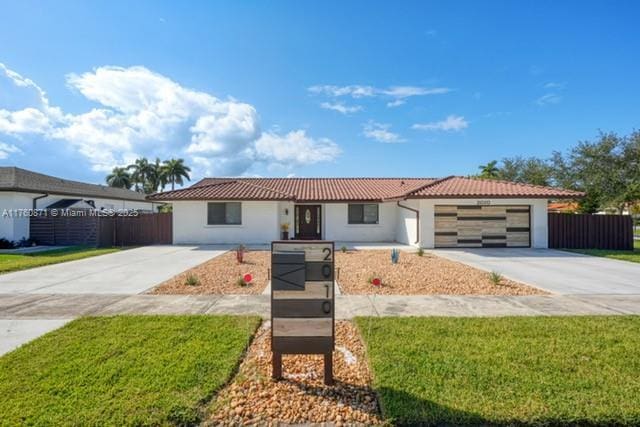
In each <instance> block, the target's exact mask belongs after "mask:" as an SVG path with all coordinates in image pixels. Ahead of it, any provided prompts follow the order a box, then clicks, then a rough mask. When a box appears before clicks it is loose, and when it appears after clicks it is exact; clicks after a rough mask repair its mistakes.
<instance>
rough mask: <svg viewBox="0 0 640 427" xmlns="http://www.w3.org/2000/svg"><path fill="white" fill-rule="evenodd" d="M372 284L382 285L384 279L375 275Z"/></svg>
mask: <svg viewBox="0 0 640 427" xmlns="http://www.w3.org/2000/svg"><path fill="white" fill-rule="evenodd" d="M371 284H372V285H373V286H380V285H382V280H380V278H378V277H374V278H373V280H372V281H371Z"/></svg>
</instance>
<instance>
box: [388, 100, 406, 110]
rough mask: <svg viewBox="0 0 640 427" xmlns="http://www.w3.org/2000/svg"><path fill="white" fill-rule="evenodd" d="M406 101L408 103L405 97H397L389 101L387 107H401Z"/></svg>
mask: <svg viewBox="0 0 640 427" xmlns="http://www.w3.org/2000/svg"><path fill="white" fill-rule="evenodd" d="M406 103H407V101H405V100H404V99H396V100H394V101H389V102H387V107H389V108H395V107H399V106H401V105H404V104H406Z"/></svg>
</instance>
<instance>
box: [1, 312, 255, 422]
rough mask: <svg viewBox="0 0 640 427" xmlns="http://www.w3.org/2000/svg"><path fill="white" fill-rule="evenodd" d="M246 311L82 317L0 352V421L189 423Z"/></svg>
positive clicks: (237, 354) (233, 344)
mask: <svg viewBox="0 0 640 427" xmlns="http://www.w3.org/2000/svg"><path fill="white" fill-rule="evenodd" d="M258 323H259V319H258V318H256V317H234V316H117V317H88V318H83V319H79V320H75V321H73V322H71V323H69V324H68V325H66V326H65V327H63V328H61V329H58V330H56V331H53V332H51V333H49V334H46V335H44V336H43V337H41V338H38V339H36V340H35V341H32V342H31V343H28V344H26V345H24V346H22V347H20V348H18V349H17V350H15V351H13V352H11V353H8V354H6V355H5V356H3V357H1V358H0V396H2V397H1V398H0V425H7V426H9V425H11V426H14V425H25V424H26V425H56V426H57V425H77V426H81V425H111V426H121V425H174V424H180V425H185V424H187V425H189V424H194V423H197V422H198V421H199V419H200V418H201V416H202V414H201V410H202V407H203V405H204V404H205V403H206V402H207V401H208V400H210V399H211V397H212V396H213V395H214V394H215V392H216V391H217V390H219V389H220V388H221V387H222V386H223V385H224V384H225V383H226V382H227V381H228V380H229V379H230V377H231V375H232V374H233V373H234V371H235V369H236V368H237V366H238V364H239V360H240V358H241V356H242V354H243V352H244V350H245V349H246V347H247V345H248V342H249V340H250V337H251V336H252V334H253V333H254V332H255V329H256V328H257V326H258Z"/></svg>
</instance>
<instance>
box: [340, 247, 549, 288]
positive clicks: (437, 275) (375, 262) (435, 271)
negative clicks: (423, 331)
mask: <svg viewBox="0 0 640 427" xmlns="http://www.w3.org/2000/svg"><path fill="white" fill-rule="evenodd" d="M336 268H339V273H338V274H339V275H338V283H339V284H340V289H341V290H342V292H343V293H345V294H373V293H376V294H384V295H428V294H446V295H545V294H547V292H545V291H542V290H540V289H537V288H534V287H531V286H527V285H524V284H522V283H518V282H514V281H512V280H508V279H505V278H501V280H499V283H497V284H496V283H494V282H492V280H491V277H490V276H491V275H490V273H487V272H485V271H482V270H478V269H476V268H473V267H470V266H468V265H464V264H461V263H458V262H455V261H450V260H447V259H444V258H441V257H439V256H436V255H433V254H427V253H425V254H424V255H423V256H419V255H418V254H417V253H409V252H400V257H399V260H398V263H397V264H392V263H391V251H383V250H362V251H347V252H337V254H336ZM375 277H377V278H379V279H381V281H382V285H381V286H374V285H372V284H371V280H372V279H373V278H375Z"/></svg>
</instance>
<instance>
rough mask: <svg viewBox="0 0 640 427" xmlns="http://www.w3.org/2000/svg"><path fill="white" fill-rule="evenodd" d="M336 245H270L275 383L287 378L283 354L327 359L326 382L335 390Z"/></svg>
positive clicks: (320, 242)
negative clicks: (283, 371) (321, 356)
mask: <svg viewBox="0 0 640 427" xmlns="http://www.w3.org/2000/svg"><path fill="white" fill-rule="evenodd" d="M334 257H335V252H334V243H333V242H329V241H322V240H314V241H295V240H283V241H275V242H272V243H271V351H272V353H273V378H274V379H281V378H282V355H283V354H323V355H324V382H325V384H327V385H332V384H333V358H332V355H333V350H334V344H335V306H334V303H335V294H334V272H335V266H334Z"/></svg>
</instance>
